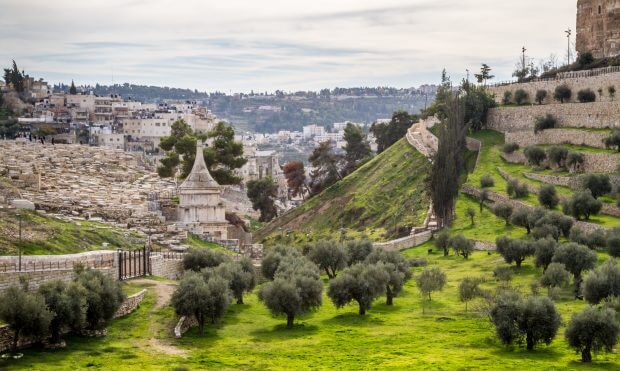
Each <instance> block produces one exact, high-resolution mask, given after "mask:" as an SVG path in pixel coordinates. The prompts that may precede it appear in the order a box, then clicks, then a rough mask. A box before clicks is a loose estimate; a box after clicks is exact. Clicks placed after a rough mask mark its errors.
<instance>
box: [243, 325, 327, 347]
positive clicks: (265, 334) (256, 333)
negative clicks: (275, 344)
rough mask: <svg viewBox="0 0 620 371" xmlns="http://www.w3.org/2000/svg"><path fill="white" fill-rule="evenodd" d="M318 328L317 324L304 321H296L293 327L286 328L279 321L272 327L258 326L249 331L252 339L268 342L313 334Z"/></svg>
mask: <svg viewBox="0 0 620 371" xmlns="http://www.w3.org/2000/svg"><path fill="white" fill-rule="evenodd" d="M318 329H319V327H318V326H316V325H307V324H305V323H304V322H300V323H297V322H296V323H295V325H293V328H287V327H286V323H281V324H278V325H275V326H273V327H272V328H260V329H256V330H253V331H250V334H251V335H252V336H253V338H252V340H253V341H257V342H261V343H268V342H272V341H274V340H275V341H284V340H290V339H298V338H303V337H307V336H310V335H314V334H315V333H316V332H317V331H318Z"/></svg>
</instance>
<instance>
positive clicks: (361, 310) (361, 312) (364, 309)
mask: <svg viewBox="0 0 620 371" xmlns="http://www.w3.org/2000/svg"><path fill="white" fill-rule="evenodd" d="M364 315H366V308H364V306H363V305H362V304H360V316H364Z"/></svg>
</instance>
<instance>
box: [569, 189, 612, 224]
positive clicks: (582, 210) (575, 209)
mask: <svg viewBox="0 0 620 371" xmlns="http://www.w3.org/2000/svg"><path fill="white" fill-rule="evenodd" d="M602 207H603V204H602V203H601V201H599V200H597V199H595V198H594V197H593V196H592V194H591V193H590V190H585V191H580V192H575V193H574V194H573V197H571V199H570V200H568V201H567V202H565V203H564V205H563V211H564V214H566V215H571V216H573V217H574V218H575V219H577V220H581V218H584V219H585V220H589V219H590V216H591V215H596V214H598V213H599V212H600V211H601V208H602Z"/></svg>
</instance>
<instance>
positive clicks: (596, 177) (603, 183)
mask: <svg viewBox="0 0 620 371" xmlns="http://www.w3.org/2000/svg"><path fill="white" fill-rule="evenodd" d="M579 182H580V185H581V187H582V188H583V189H588V190H590V194H591V195H592V197H594V198H599V197H600V196H603V195H606V194H607V193H609V192H611V190H612V187H611V181H610V180H609V175H605V174H587V175H582V176H581V177H580V178H579Z"/></svg>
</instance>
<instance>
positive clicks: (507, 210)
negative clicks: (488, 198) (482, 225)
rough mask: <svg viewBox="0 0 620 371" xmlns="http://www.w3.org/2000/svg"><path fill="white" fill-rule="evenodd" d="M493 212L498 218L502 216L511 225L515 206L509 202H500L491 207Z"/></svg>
mask: <svg viewBox="0 0 620 371" xmlns="http://www.w3.org/2000/svg"><path fill="white" fill-rule="evenodd" d="M491 211H492V212H493V214H495V215H496V216H497V217H498V218H502V219H504V220H505V221H506V225H510V217H511V216H512V211H513V207H512V205H511V204H509V203H507V202H498V203H496V204H494V205H493V208H492V209H491Z"/></svg>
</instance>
